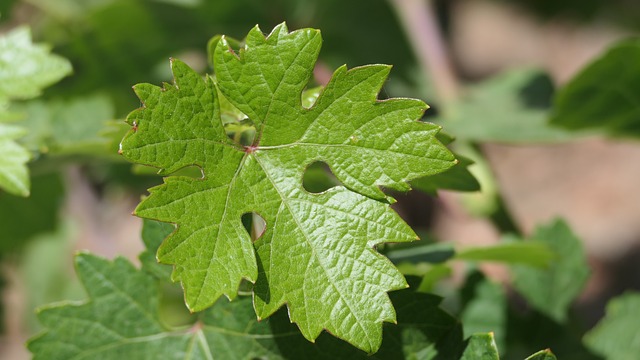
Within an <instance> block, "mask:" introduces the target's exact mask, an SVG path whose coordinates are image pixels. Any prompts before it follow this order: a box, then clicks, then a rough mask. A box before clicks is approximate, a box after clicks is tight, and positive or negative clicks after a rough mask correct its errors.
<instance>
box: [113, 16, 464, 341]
mask: <svg viewBox="0 0 640 360" xmlns="http://www.w3.org/2000/svg"><path fill="white" fill-rule="evenodd" d="M321 41H322V40H321V37H320V32H319V31H317V30H313V29H302V30H298V31H294V32H291V33H289V32H288V30H287V28H286V26H285V25H284V24H281V25H279V26H277V27H276V28H275V29H274V30H273V32H272V33H271V34H270V35H269V36H268V37H265V36H264V35H263V34H262V32H261V31H260V29H259V28H258V27H255V28H254V29H253V30H251V32H249V34H248V36H247V38H246V44H245V46H244V47H243V48H242V49H241V50H240V51H239V52H237V53H236V52H234V51H233V50H231V48H230V46H229V44H228V42H227V41H226V40H225V38H224V37H222V38H221V39H220V41H218V43H217V45H216V47H215V50H214V53H213V54H212V56H211V58H212V59H213V65H214V70H215V76H216V77H215V80H214V79H213V78H211V77H205V78H204V79H203V78H202V77H201V76H200V75H198V74H196V73H195V72H194V71H193V70H191V69H190V68H189V67H188V66H187V65H185V64H184V63H182V62H180V61H178V60H172V62H171V66H172V71H173V75H174V79H175V84H174V85H169V84H165V85H164V87H162V88H160V87H157V86H153V85H150V84H139V85H136V86H135V87H134V90H135V92H136V94H137V95H138V97H139V98H140V100H141V101H142V103H143V107H142V108H140V109H138V110H136V111H134V112H132V113H131V114H130V115H129V117H128V118H127V121H128V122H129V124H131V125H132V126H133V128H132V130H131V131H130V132H129V133H128V134H127V135H126V136H125V138H124V139H123V141H122V143H121V153H122V154H123V155H124V156H125V157H126V158H127V159H129V160H131V161H132V162H135V163H140V164H145V165H150V166H154V167H157V168H160V169H161V172H162V173H163V174H171V173H172V172H175V171H176V170H178V169H181V168H183V167H187V166H193V165H195V166H197V167H199V168H200V169H201V171H202V174H203V177H202V178H201V179H194V178H187V177H179V176H169V177H167V178H166V179H165V182H164V184H163V185H161V186H158V187H155V188H152V189H150V196H149V197H148V198H146V199H145V200H143V201H142V202H141V203H140V205H139V206H138V207H137V209H136V211H135V213H136V215H138V216H140V217H144V218H149V219H156V220H159V221H163V222H170V223H174V224H177V229H176V231H175V232H174V233H173V234H172V235H171V236H169V237H168V238H167V239H166V240H165V241H164V243H163V244H162V245H161V246H160V248H159V250H158V259H159V260H160V262H162V263H167V264H173V265H174V271H173V273H172V278H173V280H174V281H180V282H181V283H182V286H183V288H184V291H185V301H186V303H187V306H188V307H189V309H191V310H192V311H199V310H202V309H205V308H207V307H209V306H211V305H212V304H213V303H214V302H215V301H216V300H217V299H218V298H219V297H220V296H222V295H225V296H227V297H228V298H231V299H232V298H234V297H235V296H236V294H237V289H238V286H239V284H240V282H241V280H242V279H247V280H249V281H251V282H254V283H255V285H254V297H253V300H254V308H255V310H256V313H257V315H258V318H266V317H268V316H270V315H271V314H273V313H274V312H275V311H276V310H278V309H279V308H280V307H281V306H282V305H284V304H287V306H288V309H289V316H290V319H291V321H292V322H295V323H297V324H298V326H299V328H300V330H301V331H302V334H303V335H304V336H305V337H306V338H307V339H309V340H313V339H315V338H316V337H318V335H319V334H320V332H321V331H322V330H323V329H326V330H328V331H329V332H330V333H332V334H333V335H335V336H337V337H339V338H342V339H344V340H346V341H348V342H350V343H351V344H353V345H355V346H357V347H358V348H360V349H362V350H364V351H366V352H369V353H371V352H375V351H376V350H377V348H378V347H379V346H380V342H381V338H382V322H385V321H388V322H394V321H395V312H394V309H393V306H392V304H391V302H390V301H389V298H388V295H387V291H390V290H395V289H401V288H404V287H406V286H407V285H406V282H405V280H404V278H403V276H402V275H401V274H400V272H399V271H398V270H397V269H396V268H395V267H394V266H393V265H392V264H391V262H390V261H388V260H387V259H386V258H385V257H383V256H382V255H380V254H378V253H377V252H376V251H375V250H374V246H375V245H376V244H379V243H383V242H409V241H413V240H415V239H416V238H417V237H416V235H415V234H414V233H413V231H412V230H411V229H410V228H409V226H408V225H406V224H405V223H404V222H403V221H402V220H401V219H400V217H399V216H398V215H397V214H396V213H395V212H393V211H392V210H391V208H390V207H389V204H388V202H389V201H391V199H390V198H388V197H387V196H386V195H385V194H384V193H383V192H382V191H381V190H380V187H381V186H384V187H385V188H387V189H393V190H407V189H408V188H409V186H408V184H407V181H409V180H412V179H415V178H419V177H423V176H428V175H433V174H436V173H439V172H442V171H444V170H446V169H448V168H449V167H451V166H453V164H454V163H455V159H454V158H453V155H452V154H451V153H450V152H449V151H448V150H447V149H446V148H445V147H444V146H443V145H442V144H441V143H439V142H438V140H436V138H435V135H436V134H437V133H438V131H439V127H437V126H435V125H432V124H427V123H422V122H418V121H417V119H419V118H420V117H421V115H422V113H423V112H424V110H425V109H426V105H425V104H424V103H423V102H421V101H419V100H414V99H389V100H385V101H378V100H377V94H378V91H379V90H380V88H381V86H382V84H383V83H384V81H385V79H386V77H387V75H388V73H389V71H390V67H389V66H386V65H370V66H363V67H358V68H354V69H351V70H347V68H346V67H345V66H343V67H340V68H339V69H338V70H336V72H335V73H334V74H333V77H332V79H331V81H330V82H329V83H328V84H327V86H326V87H325V88H324V89H323V91H322V92H321V94H320V96H319V97H318V98H317V99H316V100H315V103H314V104H313V106H311V107H306V106H303V103H302V99H301V98H302V93H303V91H304V89H305V87H306V86H307V84H308V82H309V80H310V78H311V75H312V70H313V66H314V63H315V61H316V59H317V56H318V53H319V51H320V45H321ZM223 100H224V101H225V102H228V103H230V104H231V105H233V107H235V108H237V110H238V112H240V113H241V114H245V115H246V117H247V118H248V119H249V120H250V122H251V123H252V124H253V125H254V126H255V129H256V133H255V137H254V140H253V143H251V145H247V146H243V145H240V144H238V143H236V142H234V141H233V140H231V139H230V138H229V137H228V136H227V134H226V133H225V129H224V127H223V121H222V120H221V118H222V115H224V114H222V112H221V110H220V108H221V107H220V103H221V101H223ZM316 161H322V162H325V163H326V164H328V165H329V167H330V168H331V170H332V172H333V173H334V175H335V176H336V177H337V178H338V180H340V181H341V182H342V184H344V186H337V187H334V188H331V189H329V190H327V191H325V192H322V193H318V194H314V193H309V192H307V191H306V190H305V189H304V188H303V186H302V177H303V173H304V171H305V169H306V167H307V166H308V165H310V164H311V163H313V162H316ZM246 213H256V214H258V215H260V216H261V217H262V218H263V219H264V220H265V222H266V229H265V231H264V232H263V234H262V235H261V236H260V237H259V238H258V239H257V240H255V241H252V239H251V238H250V236H249V234H248V233H247V232H246V231H245V229H244V227H243V224H242V222H241V217H242V215H243V214H246Z"/></svg>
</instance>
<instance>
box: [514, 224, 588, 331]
mask: <svg viewBox="0 0 640 360" xmlns="http://www.w3.org/2000/svg"><path fill="white" fill-rule="evenodd" d="M532 238H533V239H534V240H533V241H539V242H542V243H545V244H547V245H548V246H549V248H550V249H551V250H552V251H553V252H555V260H554V261H553V262H552V263H551V265H550V266H549V267H548V268H546V269H539V268H532V267H526V266H514V267H513V275H514V281H513V286H514V287H515V289H516V290H517V291H518V292H519V293H520V294H522V295H523V296H524V297H525V298H526V299H527V301H528V302H529V304H530V305H531V306H532V307H534V308H535V309H537V310H539V311H541V312H542V313H544V314H546V315H548V316H550V317H551V318H552V319H554V320H556V321H558V322H563V321H565V320H566V318H567V309H568V308H569V305H570V304H571V302H572V301H573V299H574V298H575V297H576V296H578V294H579V293H580V291H581V290H582V287H583V286H584V284H585V283H586V281H587V278H588V277H589V265H588V264H587V259H586V255H585V253H584V249H583V247H582V243H581V242H580V239H578V238H576V236H575V235H574V234H573V233H572V232H571V229H570V228H569V226H568V225H567V224H566V223H565V222H564V221H562V220H556V221H554V222H552V223H551V224H549V225H547V226H540V227H539V228H537V229H536V231H535V232H534V234H533V236H532Z"/></svg>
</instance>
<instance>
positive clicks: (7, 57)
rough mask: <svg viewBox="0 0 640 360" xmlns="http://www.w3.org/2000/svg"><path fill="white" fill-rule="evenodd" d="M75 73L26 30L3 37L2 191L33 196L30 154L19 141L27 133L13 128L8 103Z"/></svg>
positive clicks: (0, 56) (0, 54)
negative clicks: (10, 123)
mask: <svg viewBox="0 0 640 360" xmlns="http://www.w3.org/2000/svg"><path fill="white" fill-rule="evenodd" d="M70 72H71V65H70V64H69V62H68V61H67V60H65V59H63V58H61V57H59V56H56V55H52V54H50V53H49V49H48V47H46V46H43V45H34V44H32V43H31V33H30V32H29V29H28V28H26V27H21V28H17V29H15V30H13V31H11V32H9V33H8V34H6V35H4V36H0V153H2V157H1V158H0V188H2V189H4V190H6V191H7V192H9V193H11V194H15V195H20V196H28V195H29V186H30V183H29V174H28V170H27V166H26V163H27V161H29V159H30V158H31V155H30V153H29V152H28V151H27V150H26V149H25V148H23V147H22V146H20V145H19V144H18V143H17V142H16V141H15V140H16V139H17V138H19V137H21V136H23V135H25V134H26V130H24V129H22V128H20V127H18V126H15V125H9V124H6V123H4V122H6V120H7V118H9V116H7V109H6V108H7V103H8V101H9V100H11V99H28V98H32V97H35V96H38V95H40V90H41V89H42V88H44V87H46V86H49V85H51V84H53V83H54V82H56V81H58V80H60V79H61V78H62V77H63V76H65V75H68V74H69V73H70Z"/></svg>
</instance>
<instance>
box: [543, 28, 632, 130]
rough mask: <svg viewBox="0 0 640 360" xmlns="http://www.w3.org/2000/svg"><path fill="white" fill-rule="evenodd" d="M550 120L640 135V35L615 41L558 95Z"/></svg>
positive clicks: (578, 127)
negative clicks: (639, 37)
mask: <svg viewBox="0 0 640 360" xmlns="http://www.w3.org/2000/svg"><path fill="white" fill-rule="evenodd" d="M551 123H553V124H557V125H561V126H563V127H566V128H569V129H584V128H597V129H602V130H604V131H605V132H607V133H609V134H611V135H616V136H623V137H629V136H633V137H639V136H640V39H633V40H626V41H622V42H620V43H618V44H616V45H614V46H613V47H612V48H611V49H609V50H608V51H607V52H606V53H605V54H604V55H602V56H601V57H599V58H598V59H596V60H595V61H593V62H592V63H591V64H589V65H588V66H586V67H585V68H584V69H583V70H582V71H581V72H580V73H579V74H578V75H577V76H575V77H574V78H573V79H572V80H571V81H570V82H569V83H568V84H567V85H565V86H564V87H563V88H562V89H561V90H560V91H559V92H558V95H557V96H556V99H555V106H554V108H553V116H552V118H551Z"/></svg>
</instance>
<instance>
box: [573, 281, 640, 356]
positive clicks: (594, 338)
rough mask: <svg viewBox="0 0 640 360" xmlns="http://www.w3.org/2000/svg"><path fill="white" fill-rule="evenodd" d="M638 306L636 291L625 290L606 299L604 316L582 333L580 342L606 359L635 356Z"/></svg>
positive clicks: (639, 349) (638, 341) (639, 348)
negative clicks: (623, 292)
mask: <svg viewBox="0 0 640 360" xmlns="http://www.w3.org/2000/svg"><path fill="white" fill-rule="evenodd" d="M639 309H640V294H638V293H631V292H630V293H626V294H623V295H621V296H619V297H617V298H614V299H613V300H611V301H609V303H608V304H607V312H606V315H605V317H604V318H603V319H602V320H601V321H600V322H599V323H598V324H597V325H596V326H595V327H594V328H593V329H591V331H589V332H588V333H587V334H586V335H585V336H584V339H583V341H584V344H585V345H586V346H587V347H588V348H589V349H590V350H592V351H593V352H595V353H597V354H599V355H602V356H604V357H605V358H607V359H610V360H627V359H628V360H631V359H635V358H637V357H638V352H640V339H639V338H638V317H639V316H640V311H639Z"/></svg>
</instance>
